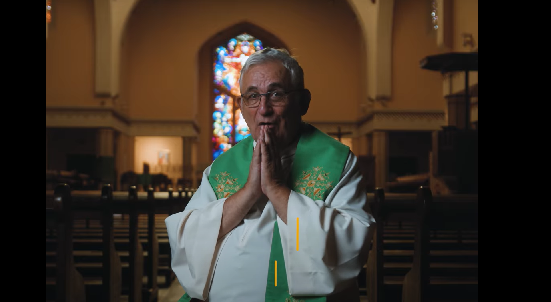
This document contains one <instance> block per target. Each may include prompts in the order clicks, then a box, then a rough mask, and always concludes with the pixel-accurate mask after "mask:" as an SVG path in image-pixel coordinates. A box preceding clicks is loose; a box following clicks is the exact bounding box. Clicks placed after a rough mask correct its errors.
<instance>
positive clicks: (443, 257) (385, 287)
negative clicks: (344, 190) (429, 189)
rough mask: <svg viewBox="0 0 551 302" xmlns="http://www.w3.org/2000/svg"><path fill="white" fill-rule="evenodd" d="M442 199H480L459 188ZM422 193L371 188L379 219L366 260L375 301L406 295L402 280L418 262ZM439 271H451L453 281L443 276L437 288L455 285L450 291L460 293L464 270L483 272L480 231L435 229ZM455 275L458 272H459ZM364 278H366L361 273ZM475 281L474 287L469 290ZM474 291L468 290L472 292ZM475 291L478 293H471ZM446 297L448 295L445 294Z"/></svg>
mask: <svg viewBox="0 0 551 302" xmlns="http://www.w3.org/2000/svg"><path fill="white" fill-rule="evenodd" d="M435 198H436V203H438V204H440V203H445V204H450V203H457V202H460V201H465V200H474V199H476V200H477V196H476V195H464V194H456V195H450V196H436V197H435ZM416 200H417V194H409V193H408V194H403V193H399V194H396V193H385V192H384V191H383V190H382V189H381V188H376V190H375V192H374V193H372V194H370V193H368V202H369V204H370V207H371V210H372V213H373V215H374V217H375V219H376V221H377V224H376V230H375V233H374V237H373V242H372V247H371V251H370V254H369V258H368V262H367V264H366V266H365V279H366V280H365V281H364V282H363V283H364V284H366V289H367V290H366V291H367V295H368V298H369V301H370V302H373V301H378V302H381V301H385V302H391V301H401V300H402V286H403V281H404V277H405V275H406V273H407V272H408V271H409V270H410V269H411V268H412V267H413V258H414V254H415V252H414V245H415V244H416V242H417V240H416V238H415V228H416V224H417V215H418V213H417V207H416ZM428 236H430V239H429V243H430V244H431V246H432V247H433V248H434V249H435V250H432V251H430V254H431V255H430V257H431V259H432V260H433V261H432V263H430V269H431V271H432V273H433V274H440V275H442V276H443V275H447V276H449V278H448V282H447V283H448V284H444V282H440V283H441V284H437V285H436V286H433V289H434V288H436V290H433V292H435V291H445V290H446V288H452V290H450V291H449V294H446V293H444V294H442V295H441V296H443V297H446V295H447V296H448V297H449V296H450V295H453V294H454V293H457V291H458V289H457V287H460V285H459V283H461V278H462V277H461V276H472V275H473V274H475V273H477V270H478V264H477V257H478V234H477V232H471V233H467V232H466V233H463V234H462V233H460V232H455V231H453V232H452V231H450V230H448V228H447V227H442V226H441V227H440V228H433V229H431V230H430V231H429V233H428ZM454 276H455V277H454ZM359 280H361V278H359ZM471 288H472V287H469V290H470V289H471ZM466 296H468V295H466ZM471 296H472V295H471ZM443 301H445V300H443Z"/></svg>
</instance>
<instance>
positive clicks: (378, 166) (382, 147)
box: [373, 131, 389, 190]
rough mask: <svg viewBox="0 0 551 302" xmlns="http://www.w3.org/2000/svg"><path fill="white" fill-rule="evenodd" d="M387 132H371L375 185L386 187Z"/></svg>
mask: <svg viewBox="0 0 551 302" xmlns="http://www.w3.org/2000/svg"><path fill="white" fill-rule="evenodd" d="M388 151H389V150H388V132H386V131H374V132H373V155H375V187H379V188H383V189H385V190H386V189H387V187H386V182H387V181H388Z"/></svg>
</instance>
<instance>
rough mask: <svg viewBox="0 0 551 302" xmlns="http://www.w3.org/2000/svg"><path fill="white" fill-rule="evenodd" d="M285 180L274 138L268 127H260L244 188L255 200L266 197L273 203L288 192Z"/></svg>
mask: <svg viewBox="0 0 551 302" xmlns="http://www.w3.org/2000/svg"><path fill="white" fill-rule="evenodd" d="M285 178H286V177H285V175H283V168H282V166H281V157H280V154H279V150H278V148H277V146H276V140H275V137H274V135H273V133H272V131H270V130H269V128H268V127H266V126H261V128H260V136H259V138H258V140H257V142H256V147H255V148H254V151H253V158H252V161H251V165H250V170H249V177H248V179H247V184H246V185H245V187H246V189H248V190H251V193H252V194H253V196H254V197H255V198H256V199H257V200H259V199H261V198H262V197H264V196H266V197H267V198H268V199H269V200H272V201H274V200H276V199H278V197H279V195H281V194H286V192H288V190H289V189H288V188H287V187H286V186H285ZM263 195H264V196H263Z"/></svg>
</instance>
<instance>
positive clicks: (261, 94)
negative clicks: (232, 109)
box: [241, 88, 306, 108]
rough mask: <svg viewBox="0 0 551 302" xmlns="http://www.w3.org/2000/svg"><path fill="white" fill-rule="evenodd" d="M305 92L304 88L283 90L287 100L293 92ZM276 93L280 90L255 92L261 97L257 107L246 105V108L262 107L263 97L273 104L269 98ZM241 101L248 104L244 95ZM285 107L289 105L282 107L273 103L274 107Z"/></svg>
mask: <svg viewBox="0 0 551 302" xmlns="http://www.w3.org/2000/svg"><path fill="white" fill-rule="evenodd" d="M304 90H306V89H304V88H303V89H297V90H290V91H285V90H282V91H283V92H284V93H285V96H284V97H283V98H284V99H286V98H287V97H288V96H289V94H291V93H293V92H301V91H304ZM274 92H278V90H272V91H268V92H266V93H257V92H255V93H256V94H258V95H260V96H259V98H258V103H257V104H255V105H252V106H250V105H247V104H245V106H247V107H248V108H254V107H257V106H259V105H260V102H261V101H262V96H264V98H265V99H266V101H270V102H272V101H271V99H270V98H269V97H268V96H269V95H270V94H272V93H274ZM241 99H242V100H243V103H246V102H247V101H245V99H246V98H245V96H244V95H241ZM285 105H287V104H286V103H285V104H281V105H275V104H274V103H272V106H276V107H279V106H285Z"/></svg>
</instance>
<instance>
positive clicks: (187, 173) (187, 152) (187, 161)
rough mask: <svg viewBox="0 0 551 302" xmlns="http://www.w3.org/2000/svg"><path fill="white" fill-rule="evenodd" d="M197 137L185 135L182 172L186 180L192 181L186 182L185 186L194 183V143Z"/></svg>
mask: <svg viewBox="0 0 551 302" xmlns="http://www.w3.org/2000/svg"><path fill="white" fill-rule="evenodd" d="M194 141H195V138H194V137H187V136H186V137H183V144H184V145H183V156H184V158H183V160H182V174H183V178H184V180H185V181H186V182H187V181H189V182H190V183H188V184H186V185H185V187H191V186H192V185H193V177H194V176H193V164H192V157H193V154H192V153H193V151H192V150H193V145H194Z"/></svg>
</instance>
